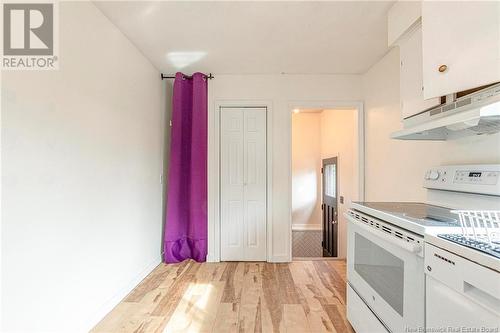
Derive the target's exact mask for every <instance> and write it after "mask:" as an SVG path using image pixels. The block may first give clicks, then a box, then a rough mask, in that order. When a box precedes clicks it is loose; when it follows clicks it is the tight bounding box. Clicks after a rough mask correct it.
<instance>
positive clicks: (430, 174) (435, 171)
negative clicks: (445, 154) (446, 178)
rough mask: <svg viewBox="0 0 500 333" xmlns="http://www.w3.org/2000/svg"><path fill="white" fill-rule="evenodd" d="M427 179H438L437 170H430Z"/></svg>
mask: <svg viewBox="0 0 500 333" xmlns="http://www.w3.org/2000/svg"><path fill="white" fill-rule="evenodd" d="M429 179H430V180H438V179H439V171H437V170H431V172H430V173H429Z"/></svg>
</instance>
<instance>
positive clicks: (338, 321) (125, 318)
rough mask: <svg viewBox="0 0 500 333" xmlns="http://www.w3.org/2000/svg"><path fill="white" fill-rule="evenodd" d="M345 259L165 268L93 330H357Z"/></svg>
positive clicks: (303, 332)
mask: <svg viewBox="0 0 500 333" xmlns="http://www.w3.org/2000/svg"><path fill="white" fill-rule="evenodd" d="M345 298H346V278H345V261H341V260H329V261H327V260H315V261H295V262H292V263H287V264H286V263H284V264H272V263H262V262H225V263H202V264H200V263H196V262H194V261H186V262H183V263H180V264H175V265H164V264H162V265H160V266H158V267H157V268H156V269H155V270H154V271H153V272H152V273H151V274H149V276H148V277H147V278H146V279H145V280H143V281H142V282H141V283H140V284H139V285H138V286H137V287H136V288H135V289H134V290H133V291H132V292H131V293H130V294H129V295H128V296H127V297H126V298H125V299H124V300H123V301H122V302H121V303H120V304H119V305H118V306H117V307H116V308H115V309H114V310H113V311H112V312H111V313H109V314H108V315H107V316H106V317H105V318H104V319H103V320H102V321H101V322H100V323H99V324H98V325H97V326H96V327H95V328H94V329H93V331H92V332H95V333H97V332H99V333H101V332H134V333H138V332H199V333H201V332H215V333H223V332H264V333H266V332H298V333H306V332H337V333H344V332H354V331H353V330H352V328H351V326H350V325H349V323H348V322H347V320H346V316H345V304H346V300H345Z"/></svg>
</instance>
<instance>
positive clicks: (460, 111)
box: [391, 84, 500, 141]
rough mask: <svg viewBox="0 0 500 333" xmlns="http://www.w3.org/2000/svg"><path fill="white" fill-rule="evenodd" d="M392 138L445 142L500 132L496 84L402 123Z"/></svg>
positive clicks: (499, 92)
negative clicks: (401, 127) (401, 128)
mask: <svg viewBox="0 0 500 333" xmlns="http://www.w3.org/2000/svg"><path fill="white" fill-rule="evenodd" d="M403 125H404V127H405V128H404V129H403V130H400V131H397V132H394V133H392V135H391V138H393V139H400V140H435V141H439V140H449V139H456V138H460V137H464V136H471V135H482V134H493V133H497V132H499V131H500V84H495V85H493V86H490V87H488V88H486V89H484V90H480V91H477V92H475V93H473V94H471V95H467V96H464V97H461V98H459V99H457V100H456V101H454V102H452V103H446V104H443V105H440V106H438V107H436V108H433V109H430V110H427V111H425V112H422V113H419V114H417V115H415V116H412V117H410V118H406V119H404V120H403Z"/></svg>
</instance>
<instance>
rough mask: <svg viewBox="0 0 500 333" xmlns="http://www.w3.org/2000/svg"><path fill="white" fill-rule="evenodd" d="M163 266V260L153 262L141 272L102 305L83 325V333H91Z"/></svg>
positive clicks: (158, 259)
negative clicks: (138, 286) (141, 283)
mask: <svg viewBox="0 0 500 333" xmlns="http://www.w3.org/2000/svg"><path fill="white" fill-rule="evenodd" d="M160 264H161V258H157V259H155V260H153V261H151V262H150V263H149V264H148V265H147V266H146V267H145V268H144V269H143V270H141V272H139V273H138V274H137V275H136V276H135V277H134V278H133V279H132V280H131V281H130V282H128V283H127V284H126V285H124V286H123V287H121V288H120V289H119V291H118V292H117V293H116V294H115V296H113V297H112V298H111V299H109V300H108V301H107V302H105V303H104V304H103V305H101V306H100V307H98V308H99V310H97V311H96V312H94V313H93V314H92V315H91V316H90V317H89V318H88V320H86V321H85V322H84V324H83V325H82V330H81V331H82V332H90V330H91V329H92V328H94V327H95V326H96V325H97V324H98V323H99V322H100V321H101V320H102V319H103V318H104V317H105V316H106V315H107V314H108V313H110V312H111V310H113V308H114V307H116V306H117V305H118V304H119V303H120V302H121V301H122V300H123V299H124V298H125V297H126V296H127V295H128V294H129V293H130V292H131V291H132V290H133V289H134V288H135V287H136V286H137V285H138V284H139V283H140V282H141V281H142V280H144V278H145V277H146V276H148V274H149V273H151V272H152V271H153V270H154V269H155V268H156V267H157V266H158V265H160Z"/></svg>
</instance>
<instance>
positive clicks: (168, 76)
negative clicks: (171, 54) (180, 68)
mask: <svg viewBox="0 0 500 333" xmlns="http://www.w3.org/2000/svg"><path fill="white" fill-rule="evenodd" d="M205 76H206V77H207V79H209V80H211V79H214V78H215V77H214V76H213V75H212V73H209V74H208V75H205ZM186 77H187V78H192V77H191V76H188V75H186ZM161 79H162V80H165V79H175V75H171V74H163V73H161Z"/></svg>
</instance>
